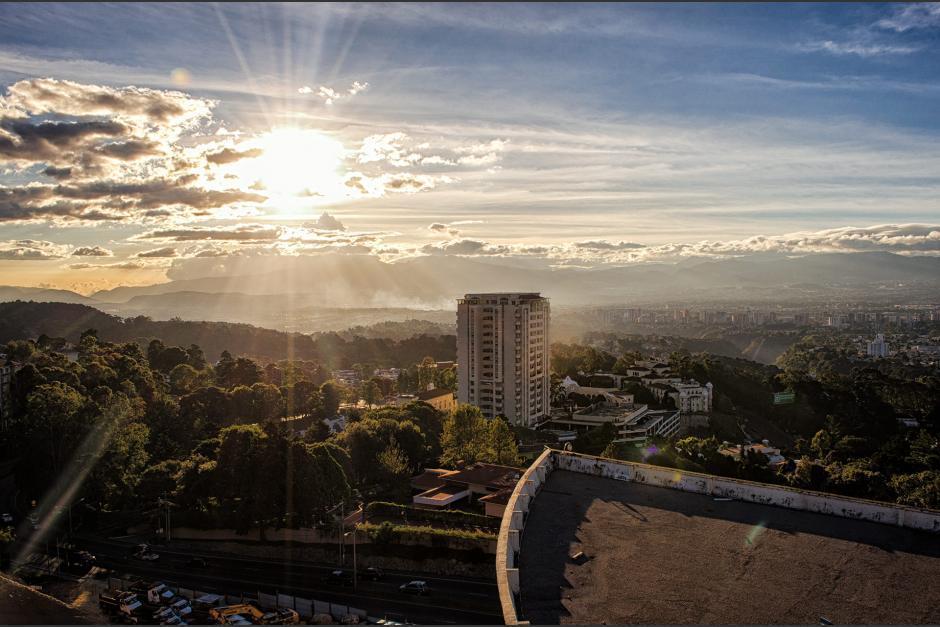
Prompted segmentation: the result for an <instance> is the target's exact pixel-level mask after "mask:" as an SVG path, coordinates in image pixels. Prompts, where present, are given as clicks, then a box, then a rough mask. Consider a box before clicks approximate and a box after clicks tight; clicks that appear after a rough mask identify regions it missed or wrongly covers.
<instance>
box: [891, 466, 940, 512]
mask: <svg viewBox="0 0 940 627" xmlns="http://www.w3.org/2000/svg"><path fill="white" fill-rule="evenodd" d="M891 488H892V489H893V490H894V491H895V492H896V493H897V495H898V498H897V502H898V503H900V504H902V505H910V506H911V507H925V508H930V509H940V471H936V470H924V471H922V472H918V473H914V474H909V475H896V476H895V477H893V478H892V479H891Z"/></svg>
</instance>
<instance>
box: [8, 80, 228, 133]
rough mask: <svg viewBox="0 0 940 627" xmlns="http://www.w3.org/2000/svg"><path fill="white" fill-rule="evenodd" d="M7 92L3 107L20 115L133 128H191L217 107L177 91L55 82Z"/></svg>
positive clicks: (26, 82)
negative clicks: (109, 121) (108, 120)
mask: <svg viewBox="0 0 940 627" xmlns="http://www.w3.org/2000/svg"><path fill="white" fill-rule="evenodd" d="M7 92H8V95H7V96H6V97H5V98H4V99H3V106H4V107H7V108H9V109H10V110H13V111H16V112H18V113H20V114H21V115H37V114H46V113H55V114H59V115H68V116H110V117H113V118H114V119H115V120H118V121H122V122H125V123H128V124H131V125H132V126H134V127H140V126H147V125H161V126H165V127H168V128H169V127H173V126H176V127H181V128H188V127H192V126H194V125H195V124H196V123H198V122H199V121H200V120H202V119H204V118H208V117H209V116H210V110H211V108H212V107H213V106H214V103H213V102H212V101H210V100H205V99H200V98H193V97H191V96H189V95H187V94H184V93H181V92H178V91H161V90H156V89H147V88H145V87H106V86H103V85H88V84H82V83H75V82H72V81H64V80H56V79H54V78H36V79H28V80H22V81H19V82H16V83H14V84H12V85H10V86H9V87H8V88H7Z"/></svg>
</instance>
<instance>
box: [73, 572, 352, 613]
mask: <svg viewBox="0 0 940 627" xmlns="http://www.w3.org/2000/svg"><path fill="white" fill-rule="evenodd" d="M90 581H92V585H93V587H94V589H95V595H96V596H97V595H98V594H99V593H101V592H104V591H105V590H127V589H128V588H130V587H131V585H133V584H134V583H135V582H136V581H138V580H136V579H121V578H118V577H111V578H109V579H108V580H107V581H105V580H100V581H99V580H90ZM162 581H163V583H165V584H166V585H167V586H169V587H170V588H173V589H174V590H176V593H177V594H179V595H180V596H182V597H186V598H187V599H189V600H190V601H192V600H193V599H198V598H199V597H201V596H204V595H206V594H222V595H223V596H224V597H225V602H226V603H227V604H229V605H233V604H235V603H248V602H255V603H257V604H258V606H259V607H260V608H262V609H265V610H276V609H280V608H290V609H292V610H294V611H296V612H297V613H298V614H300V616H301V617H302V618H310V617H312V616H314V615H315V614H329V615H330V616H332V617H333V619H334V620H337V621H341V620H343V619H344V618H346V617H347V616H358V617H359V618H360V620H365V619H366V618H367V612H366V611H365V610H363V609H360V608H358V607H351V606H349V605H342V604H340V603H330V602H328V601H318V600H316V599H304V598H302V597H297V596H293V595H290V594H281V593H277V594H268V593H265V592H261V591H260V590H259V591H255V592H243V593H239V594H227V593H222V592H218V591H212V590H208V589H204V590H200V589H197V588H187V587H184V586H177V585H175V584H174V583H173V582H171V581H166V580H162Z"/></svg>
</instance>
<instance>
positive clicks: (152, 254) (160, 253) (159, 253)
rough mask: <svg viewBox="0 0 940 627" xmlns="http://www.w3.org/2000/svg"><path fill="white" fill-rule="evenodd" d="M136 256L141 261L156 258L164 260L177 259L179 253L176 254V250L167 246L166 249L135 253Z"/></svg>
mask: <svg viewBox="0 0 940 627" xmlns="http://www.w3.org/2000/svg"><path fill="white" fill-rule="evenodd" d="M136 256H137V257H140V258H141V259H148V258H157V257H160V258H165V257H177V256H179V253H177V252H176V249H175V248H173V247H172V246H168V247H166V248H157V249H156V250H148V251H146V252H142V253H137V255H136Z"/></svg>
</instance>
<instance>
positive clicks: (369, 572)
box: [359, 566, 385, 581]
mask: <svg viewBox="0 0 940 627" xmlns="http://www.w3.org/2000/svg"><path fill="white" fill-rule="evenodd" d="M359 578H360V579H368V580H369V581H379V580H380V579H384V578H385V573H384V572H382V569H381V568H378V567H376V566H369V567H368V568H365V569H363V570H361V571H359Z"/></svg>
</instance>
